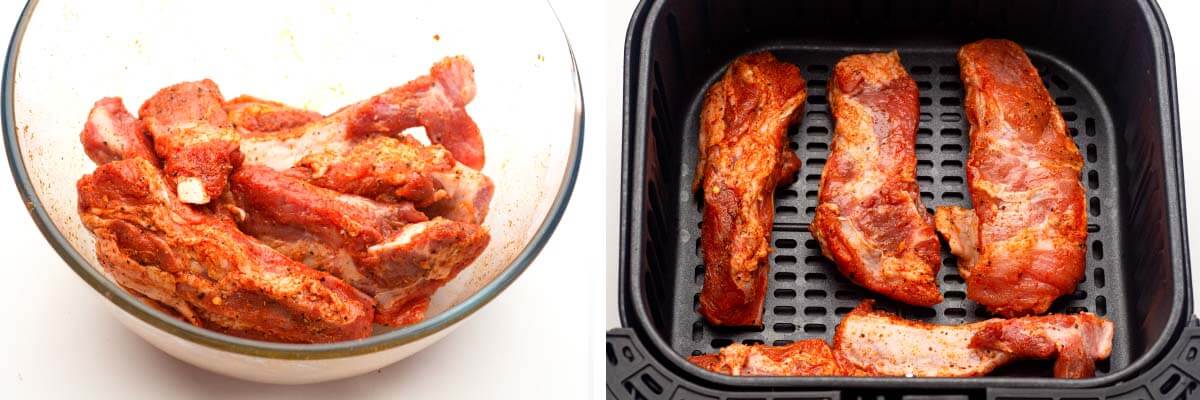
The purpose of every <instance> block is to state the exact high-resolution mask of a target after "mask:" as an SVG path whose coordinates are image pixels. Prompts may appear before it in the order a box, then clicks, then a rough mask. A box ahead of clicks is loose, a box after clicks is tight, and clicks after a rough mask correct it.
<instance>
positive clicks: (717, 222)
mask: <svg viewBox="0 0 1200 400" xmlns="http://www.w3.org/2000/svg"><path fill="white" fill-rule="evenodd" d="M805 96H806V91H805V82H804V79H803V78H802V77H801V76H800V69H799V68H797V67H796V66H795V65H792V64H788V63H785V62H781V61H779V60H777V59H776V58H775V56H774V55H772V54H771V53H765V52H764V53H755V54H750V55H746V56H742V57H740V58H738V59H736V60H734V61H733V63H732V64H731V65H730V66H729V69H728V71H726V73H725V75H724V77H723V78H721V80H720V81H718V82H717V83H715V84H714V85H713V86H712V88H710V89H709V91H708V93H707V95H706V96H705V99H704V108H703V110H702V111H701V115H700V123H701V126H700V157H699V163H698V165H697V168H696V174H697V175H696V178H697V179H696V185H695V186H696V189H697V190H700V191H701V192H702V193H703V196H704V219H703V222H702V225H701V239H700V240H701V247H702V251H703V255H704V266H705V270H704V287H703V289H702V291H701V292H700V313H701V314H702V315H704V317H705V318H706V319H707V320H708V322H709V323H710V324H713V325H724V326H758V325H761V324H762V305H763V300H764V297H765V295H766V293H765V291H766V285H767V275H766V274H767V255H768V254H769V253H770V252H771V247H770V245H769V243H768V240H769V238H770V234H771V226H772V223H773V219H774V217H775V204H774V203H775V201H774V192H775V187H776V186H777V185H779V184H780V183H782V182H783V181H785V180H787V179H791V178H792V177H793V176H794V175H795V173H796V171H797V169H798V168H799V165H800V160H799V158H797V157H796V155H795V153H793V152H792V151H791V149H789V148H788V146H787V143H788V141H787V128H788V126H789V125H791V124H792V123H793V122H795V121H796V118H797V116H798V115H799V113H800V110H801V107H802V106H803V105H804V99H805Z"/></svg>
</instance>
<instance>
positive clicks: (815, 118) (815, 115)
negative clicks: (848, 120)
mask: <svg viewBox="0 0 1200 400" xmlns="http://www.w3.org/2000/svg"><path fill="white" fill-rule="evenodd" d="M804 119H805V120H806V121H809V122H810V123H814V124H816V123H824V122H825V121H827V120H828V119H829V118H828V115H827V114H825V112H824V111H809V112H808V114H807V115H805V117H804Z"/></svg>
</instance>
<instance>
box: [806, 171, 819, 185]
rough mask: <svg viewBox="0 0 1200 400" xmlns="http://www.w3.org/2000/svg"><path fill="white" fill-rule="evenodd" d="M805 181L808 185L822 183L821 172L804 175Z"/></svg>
mask: <svg viewBox="0 0 1200 400" xmlns="http://www.w3.org/2000/svg"><path fill="white" fill-rule="evenodd" d="M804 183H805V184H807V185H817V184H820V183H821V174H811V175H805V176H804Z"/></svg>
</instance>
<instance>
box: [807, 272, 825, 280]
mask: <svg viewBox="0 0 1200 400" xmlns="http://www.w3.org/2000/svg"><path fill="white" fill-rule="evenodd" d="M826 279H828V278H827V277H826V276H825V274H822V273H820V272H809V273H807V274H804V281H805V282H808V283H822V282H825V280H826Z"/></svg>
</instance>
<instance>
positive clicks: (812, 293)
mask: <svg viewBox="0 0 1200 400" xmlns="http://www.w3.org/2000/svg"><path fill="white" fill-rule="evenodd" d="M827 295H828V294H827V293H825V291H824V290H820V289H811V290H805V291H804V298H806V299H810V300H811V299H823V298H825V296H827Z"/></svg>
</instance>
